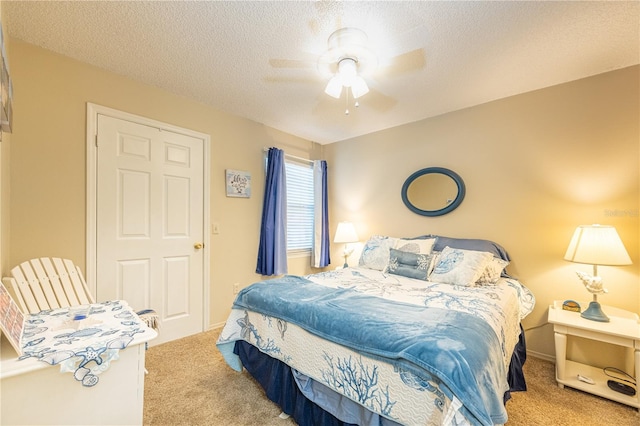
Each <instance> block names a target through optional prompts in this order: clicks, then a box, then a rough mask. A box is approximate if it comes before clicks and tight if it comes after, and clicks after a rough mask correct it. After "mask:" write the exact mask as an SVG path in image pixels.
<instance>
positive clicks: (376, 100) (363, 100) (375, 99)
mask: <svg viewBox="0 0 640 426" xmlns="http://www.w3.org/2000/svg"><path fill="white" fill-rule="evenodd" d="M358 102H360V105H361V107H362V106H366V107H371V108H372V109H375V110H376V111H380V112H386V111H389V110H390V109H391V108H393V107H394V106H396V104H397V103H398V101H396V100H395V99H394V98H392V97H390V96H387V95H385V94H383V93H381V92H379V91H377V90H376V89H373V88H369V93H367V94H366V95H364V96H362V97H360V98H358Z"/></svg>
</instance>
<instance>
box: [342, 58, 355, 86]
mask: <svg viewBox="0 0 640 426" xmlns="http://www.w3.org/2000/svg"><path fill="white" fill-rule="evenodd" d="M338 74H339V75H340V79H341V80H342V85H343V86H344V87H351V85H352V84H353V82H354V81H355V79H356V78H358V69H357V65H356V61H355V59H353V58H344V59H341V60H340V62H339V63H338Z"/></svg>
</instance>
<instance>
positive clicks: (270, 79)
mask: <svg viewBox="0 0 640 426" xmlns="http://www.w3.org/2000/svg"><path fill="white" fill-rule="evenodd" d="M262 81H264V82H267V83H301V84H315V85H319V86H318V87H322V82H323V80H322V79H320V78H314V77H311V76H309V77H285V76H267V77H264V78H263V79H262Z"/></svg>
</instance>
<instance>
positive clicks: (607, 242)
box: [564, 225, 632, 265]
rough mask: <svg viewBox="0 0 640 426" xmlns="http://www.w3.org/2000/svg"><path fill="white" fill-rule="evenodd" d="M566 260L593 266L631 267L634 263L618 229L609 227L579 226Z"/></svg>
mask: <svg viewBox="0 0 640 426" xmlns="http://www.w3.org/2000/svg"><path fill="white" fill-rule="evenodd" d="M564 259H565V260H568V261H570V262H576V263H588V264H591V265H630V264H631V263H632V262H631V258H630V257H629V254H628V253H627V250H626V249H625V248H624V244H623V243H622V240H621V239H620V236H619V235H618V232H617V231H616V228H614V227H613V226H608V225H581V226H578V228H576V231H575V232H574V233H573V237H572V238H571V242H570V243H569V247H568V248H567V252H566V253H565V255H564Z"/></svg>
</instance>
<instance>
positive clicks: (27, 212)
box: [3, 39, 321, 325]
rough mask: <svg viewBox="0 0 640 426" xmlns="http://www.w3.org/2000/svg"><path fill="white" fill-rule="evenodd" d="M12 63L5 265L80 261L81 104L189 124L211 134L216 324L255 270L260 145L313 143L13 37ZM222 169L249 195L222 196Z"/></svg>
mask: <svg viewBox="0 0 640 426" xmlns="http://www.w3.org/2000/svg"><path fill="white" fill-rule="evenodd" d="M10 61H11V73H12V77H13V80H14V89H15V94H16V95H15V103H14V110H15V119H14V132H13V134H12V152H11V217H12V218H13V220H12V223H11V235H10V238H11V239H10V249H9V258H10V260H9V261H8V262H9V264H11V265H15V264H17V263H19V262H22V261H24V260H27V259H30V258H33V257H39V256H60V257H67V258H70V259H72V260H73V261H74V262H76V263H77V264H79V265H84V264H85V182H86V179H85V173H86V167H85V163H86V162H85V156H86V148H85V145H86V140H85V138H86V136H85V122H86V103H87V102H91V103H95V104H98V105H103V106H107V107H110V108H114V109H118V110H122V111H125V112H128V113H132V114H136V115H140V116H144V117H148V118H151V119H154V120H159V121H163V122H166V123H169V124H172V125H175V126H180V127H184V128H187V129H192V130H196V131H198V132H202V133H206V134H209V135H211V222H216V223H218V224H219V225H220V234H218V235H212V236H211V243H212V247H211V283H210V288H211V290H210V294H211V300H210V303H211V305H210V306H211V309H210V311H211V317H210V324H211V325H219V324H221V323H223V322H224V320H225V319H226V317H227V315H228V313H229V311H230V308H231V303H232V301H233V284H234V283H236V282H237V283H240V284H241V286H246V285H248V284H250V283H252V282H254V281H257V280H259V279H260V278H261V277H260V276H259V275H256V274H255V273H254V272H253V271H255V268H256V254H257V249H258V235H259V229H260V216H261V211H262V196H261V194H262V191H263V185H264V166H263V156H264V152H263V148H264V147H268V146H277V147H279V148H283V149H284V150H285V151H286V152H287V153H289V154H292V155H296V156H300V157H304V158H310V159H316V158H319V156H320V150H321V147H320V146H319V145H317V144H314V143H311V142H309V141H306V140H303V139H300V138H297V137H293V136H291V135H287V134H284V133H281V132H279V131H276V130H273V129H271V128H268V127H266V126H263V125H261V124H259V123H256V122H253V121H250V120H246V119H242V118H239V117H236V116H232V115H230V114H227V113H224V112H221V111H219V110H216V109H213V108H210V107H207V106H205V105H203V104H200V103H197V102H194V101H191V100H189V99H186V98H183V97H179V96H174V95H172V94H170V93H167V92H165V91H163V90H159V89H157V88H154V87H151V86H148V85H145V84H141V83H138V82H135V81H132V80H129V79H126V78H123V77H120V76H117V75H115V74H113V73H109V72H106V71H103V70H99V69H97V68H95V67H92V66H89V65H86V64H83V63H80V62H77V61H74V60H70V59H68V58H65V57H62V56H59V55H56V54H53V53H51V52H49V51H46V50H43V49H40V48H38V47H35V46H33V45H30V44H26V43H23V42H21V41H18V40H15V39H12V40H11V57H10ZM227 168H231V169H239V170H247V171H249V172H251V174H252V183H253V195H252V197H251V198H250V199H239V198H227V197H226V196H225V184H224V171H225V169H227ZM3 182H4V179H3ZM4 199H5V192H4V191H3V201H4ZM3 263H4V260H3ZM308 263H309V259H308V258H304V259H292V260H291V262H290V272H291V273H298V274H302V273H308V272H311V270H310V268H309V266H308ZM7 272H8V271H7V270H6V269H5V270H3V275H6V274H7Z"/></svg>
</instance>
